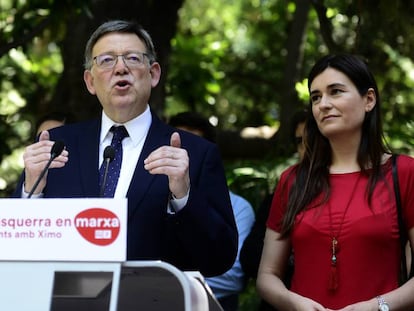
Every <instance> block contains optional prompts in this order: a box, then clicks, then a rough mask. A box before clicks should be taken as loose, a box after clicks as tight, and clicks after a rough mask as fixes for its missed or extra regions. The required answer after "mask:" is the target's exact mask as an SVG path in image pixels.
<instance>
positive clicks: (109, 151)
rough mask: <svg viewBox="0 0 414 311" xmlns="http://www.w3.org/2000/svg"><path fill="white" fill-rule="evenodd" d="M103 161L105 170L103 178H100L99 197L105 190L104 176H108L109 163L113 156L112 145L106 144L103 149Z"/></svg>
mask: <svg viewBox="0 0 414 311" xmlns="http://www.w3.org/2000/svg"><path fill="white" fill-rule="evenodd" d="M103 157H104V163H105V172H104V175H103V179H102V185H101V192H100V195H99V197H102V196H103V193H104V190H105V185H106V178H107V176H108V169H109V163H111V162H112V161H113V159H114V158H115V149H114V147H112V146H107V147H106V148H105V150H104V154H103Z"/></svg>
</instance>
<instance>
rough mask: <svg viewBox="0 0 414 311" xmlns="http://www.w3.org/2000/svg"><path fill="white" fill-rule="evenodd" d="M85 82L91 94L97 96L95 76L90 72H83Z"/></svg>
mask: <svg viewBox="0 0 414 311" xmlns="http://www.w3.org/2000/svg"><path fill="white" fill-rule="evenodd" d="M83 81H85V84H86V88H87V89H88V91H89V93H91V94H92V95H96V91H95V86H94V83H93V82H94V81H93V76H92V72H91V71H90V70H85V71H84V72H83Z"/></svg>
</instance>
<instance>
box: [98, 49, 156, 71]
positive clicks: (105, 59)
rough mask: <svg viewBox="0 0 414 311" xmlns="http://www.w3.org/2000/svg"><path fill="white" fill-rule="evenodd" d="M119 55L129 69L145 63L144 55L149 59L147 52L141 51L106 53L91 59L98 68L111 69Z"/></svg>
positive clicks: (139, 66)
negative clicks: (117, 53)
mask: <svg viewBox="0 0 414 311" xmlns="http://www.w3.org/2000/svg"><path fill="white" fill-rule="evenodd" d="M119 57H122V60H123V61H124V64H125V65H126V66H127V67H128V68H131V69H133V68H141V67H142V66H143V65H145V57H146V58H148V60H150V57H149V55H148V54H147V53H142V52H130V53H127V54H120V55H116V54H111V53H106V54H101V55H98V56H95V57H94V58H93V60H94V61H95V63H96V65H97V66H98V67H99V68H102V69H112V68H114V67H115V65H116V64H117V62H118V58H119Z"/></svg>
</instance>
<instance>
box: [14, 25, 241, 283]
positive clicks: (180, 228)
mask: <svg viewBox="0 0 414 311" xmlns="http://www.w3.org/2000/svg"><path fill="white" fill-rule="evenodd" d="M160 75H161V68H160V65H159V63H158V62H157V61H156V56H155V50H154V46H153V43H152V40H151V38H150V36H149V35H148V33H147V32H146V31H145V30H144V29H142V28H141V27H140V26H139V25H137V24H134V23H131V22H126V21H110V22H106V23H104V24H102V25H101V26H100V27H98V29H97V30H96V31H95V32H94V33H93V34H92V36H91V37H90V39H89V41H88V43H87V46H86V50H85V71H84V80H85V83H86V86H87V89H88V91H89V92H90V93H91V94H93V95H96V96H97V98H98V100H99V102H100V104H101V105H102V108H103V110H102V116H101V118H100V119H99V120H93V121H87V122H82V123H74V124H68V125H65V126H62V127H59V128H55V129H52V130H50V131H43V132H42V133H41V134H40V135H39V141H38V142H36V143H34V144H32V145H30V146H28V147H27V148H26V150H25V153H24V156H23V158H24V164H25V170H24V174H22V179H21V182H20V184H19V187H18V188H17V189H16V192H15V194H14V196H16V197H27V196H29V193H30V192H33V196H32V198H36V197H37V198H42V197H43V198H74V197H76V198H79V197H99V196H101V194H102V192H101V188H102V187H101V186H100V176H99V167H100V165H101V163H102V162H104V160H103V158H104V156H103V154H104V150H105V148H106V146H108V145H109V144H110V142H111V140H112V137H113V136H114V134H113V133H112V132H111V128H112V127H113V126H124V127H125V128H126V131H127V132H128V134H127V137H126V138H124V139H123V140H122V147H121V148H122V150H123V151H122V150H121V153H122V154H123V158H122V165H121V169H120V174H119V179H118V180H117V186H116V190H115V193H114V195H113V196H114V197H127V198H128V234H127V241H128V242H127V259H128V260H158V259H159V260H164V261H166V262H169V263H171V264H173V265H175V266H176V267H178V268H179V269H182V270H198V271H200V272H201V273H202V274H203V275H205V276H213V275H219V274H221V273H224V272H225V271H227V270H228V269H229V268H230V267H231V266H232V264H233V262H234V259H235V256H236V253H237V229H236V225H235V222H234V217H233V212H232V207H231V204H230V199H229V193H228V189H227V186H226V179H225V174H224V169H223V166H222V162H221V159H220V155H219V151H218V148H217V147H216V145H214V144H212V143H209V142H207V141H205V140H203V139H201V138H199V137H197V136H195V135H191V134H189V133H187V132H184V131H177V130H175V129H173V128H172V127H170V126H168V125H166V124H165V123H163V122H162V121H161V120H160V119H159V118H158V117H157V116H156V115H155V114H154V113H153V112H152V111H151V109H150V107H149V105H148V100H149V97H150V94H151V89H152V88H153V87H155V86H156V85H157V84H158V82H159V79H160ZM57 140H61V141H63V142H64V143H65V146H66V147H65V150H64V151H63V152H62V153H61V154H60V155H59V156H58V157H56V158H55V159H54V160H53V161H52V163H51V165H50V170H49V171H48V173H47V174H46V175H45V176H44V177H43V178H42V180H41V181H40V183H39V184H38V186H37V187H36V188H35V190H34V191H31V190H32V189H34V185H35V183H36V181H37V179H38V178H39V176H40V175H41V172H42V170H43V169H44V167H45V166H46V163H47V162H48V161H49V159H50V156H51V149H52V146H53V144H54V141H57Z"/></svg>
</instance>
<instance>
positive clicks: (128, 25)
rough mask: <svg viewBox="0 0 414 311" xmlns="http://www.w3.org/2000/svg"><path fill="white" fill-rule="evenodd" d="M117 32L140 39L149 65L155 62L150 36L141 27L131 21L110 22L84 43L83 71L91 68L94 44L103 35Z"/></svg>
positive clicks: (100, 27) (101, 26)
mask: <svg viewBox="0 0 414 311" xmlns="http://www.w3.org/2000/svg"><path fill="white" fill-rule="evenodd" d="M113 32H119V33H133V34H136V35H137V36H138V38H140V39H141V40H142V41H143V43H144V44H145V47H146V49H147V50H146V51H145V53H147V54H148V57H149V61H150V64H152V63H153V62H155V61H156V52H155V47H154V43H153V42H152V39H151V36H150V35H149V33H148V32H147V31H146V30H145V29H144V28H142V26H141V25H139V24H137V23H136V22H133V21H124V20H112V21H108V22H105V23H103V24H102V25H100V26H99V27H98V28H97V29H96V30H95V31H94V32H93V34H92V35H91V37H90V38H89V40H88V42H87V43H86V48H85V63H84V67H85V69H91V68H92V62H93V58H92V49H93V47H94V46H95V44H96V42H97V41H98V40H99V39H100V38H101V37H102V36H104V35H106V34H108V33H113Z"/></svg>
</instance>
